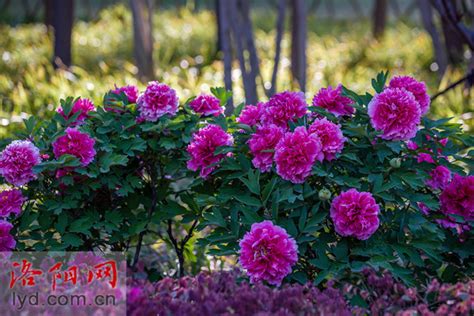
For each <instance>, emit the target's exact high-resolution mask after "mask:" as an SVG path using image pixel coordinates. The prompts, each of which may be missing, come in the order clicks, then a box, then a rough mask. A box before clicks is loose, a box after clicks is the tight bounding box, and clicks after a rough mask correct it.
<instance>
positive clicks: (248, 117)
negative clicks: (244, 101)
mask: <svg viewBox="0 0 474 316" xmlns="http://www.w3.org/2000/svg"><path fill="white" fill-rule="evenodd" d="M264 106H265V103H263V102H259V103H258V104H257V105H247V106H245V108H244V109H243V110H242V112H241V113H240V115H239V117H238V118H237V122H238V123H240V124H246V125H249V126H256V125H258V124H260V121H261V118H262V110H263V108H264Z"/></svg>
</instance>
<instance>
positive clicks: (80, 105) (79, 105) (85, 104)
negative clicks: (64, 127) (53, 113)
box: [58, 98, 95, 126]
mask: <svg viewBox="0 0 474 316" xmlns="http://www.w3.org/2000/svg"><path fill="white" fill-rule="evenodd" d="M93 111H95V106H94V103H92V101H91V100H89V99H86V98H79V99H78V100H77V101H76V102H74V104H73V105H72V108H71V111H70V113H69V114H68V115H66V113H64V110H63V108H62V107H61V106H60V107H59V108H58V113H59V114H60V115H61V116H62V117H63V118H64V119H65V120H69V119H70V118H71V117H73V116H74V115H76V113H79V115H78V117H77V118H76V120H75V121H74V122H72V123H71V126H75V125H79V124H81V123H83V122H84V121H85V120H86V119H87V118H88V117H89V115H88V114H89V112H93Z"/></svg>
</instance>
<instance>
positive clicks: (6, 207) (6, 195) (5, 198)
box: [0, 189, 26, 217]
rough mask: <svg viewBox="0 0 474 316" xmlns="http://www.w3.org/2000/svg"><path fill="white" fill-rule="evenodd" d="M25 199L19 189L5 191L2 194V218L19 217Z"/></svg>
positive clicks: (0, 206)
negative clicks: (11, 215)
mask: <svg viewBox="0 0 474 316" xmlns="http://www.w3.org/2000/svg"><path fill="white" fill-rule="evenodd" d="M25 200H26V199H25V198H24V197H23V194H21V191H20V190H18V189H11V190H5V191H2V192H0V217H8V216H10V214H15V216H18V215H19V214H20V213H21V207H22V205H23V203H24V202H25Z"/></svg>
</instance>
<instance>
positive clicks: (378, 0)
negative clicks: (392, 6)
mask: <svg viewBox="0 0 474 316" xmlns="http://www.w3.org/2000/svg"><path fill="white" fill-rule="evenodd" d="M373 19H374V27H373V34H374V37H375V38H376V39H380V38H382V36H383V33H384V31H385V25H386V23H387V0H375V2H374V11H373Z"/></svg>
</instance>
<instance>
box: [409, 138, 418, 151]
mask: <svg viewBox="0 0 474 316" xmlns="http://www.w3.org/2000/svg"><path fill="white" fill-rule="evenodd" d="M407 148H408V149H410V150H417V149H418V144H417V143H415V142H414V141H412V140H409V141H408V142H407Z"/></svg>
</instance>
